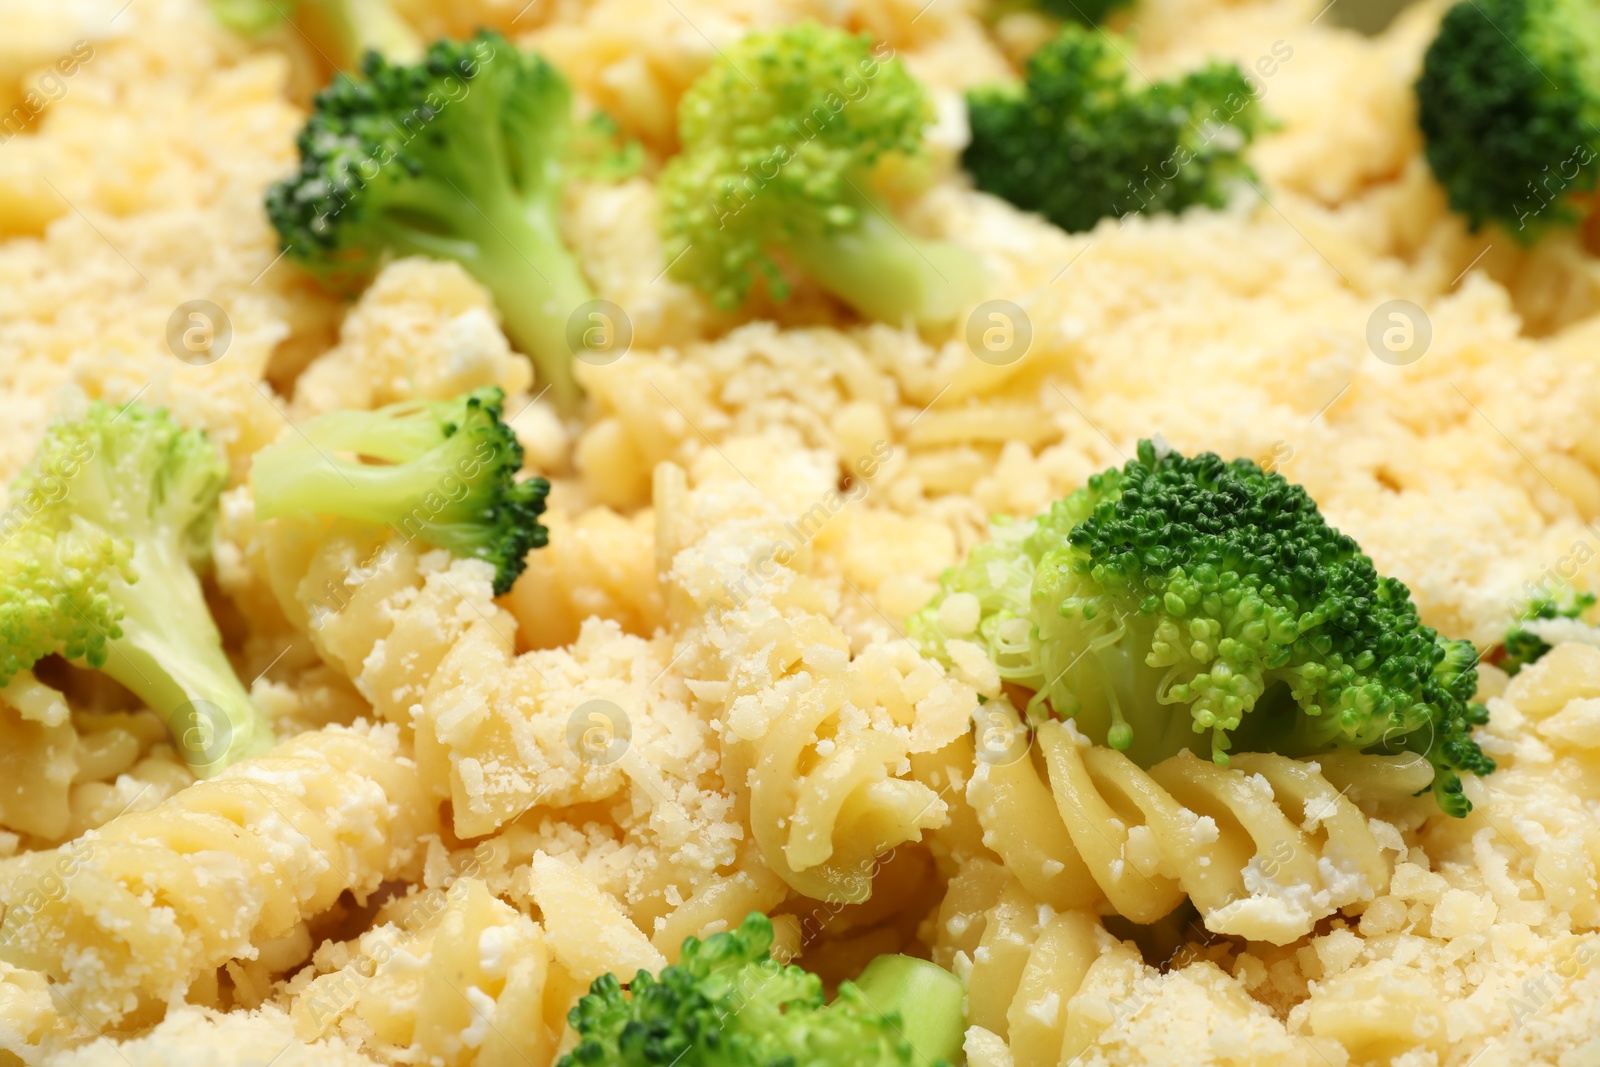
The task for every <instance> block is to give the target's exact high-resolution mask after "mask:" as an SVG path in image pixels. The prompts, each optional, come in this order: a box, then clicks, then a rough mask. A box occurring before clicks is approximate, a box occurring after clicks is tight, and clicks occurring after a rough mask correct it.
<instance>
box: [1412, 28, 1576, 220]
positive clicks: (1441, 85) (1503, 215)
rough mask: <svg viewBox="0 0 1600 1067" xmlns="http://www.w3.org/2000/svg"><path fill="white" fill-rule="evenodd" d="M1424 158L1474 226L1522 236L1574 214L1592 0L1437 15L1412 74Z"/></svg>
mask: <svg viewBox="0 0 1600 1067" xmlns="http://www.w3.org/2000/svg"><path fill="white" fill-rule="evenodd" d="M1416 93H1417V121H1418V124H1419V126H1420V127H1421V129H1422V135H1423V138H1424V140H1425V141H1426V154H1427V157H1428V164H1429V166H1431V167H1432V168H1433V173H1434V176H1435V177H1437V178H1438V179H1439V183H1440V184H1441V185H1443V186H1444V189H1445V192H1446V194H1447V195H1448V196H1449V198H1450V206H1451V207H1452V208H1454V209H1455V210H1456V211H1458V212H1460V213H1461V214H1463V215H1465V216H1466V217H1467V221H1468V223H1470V224H1471V226H1472V228H1473V229H1474V230H1476V229H1478V228H1479V227H1481V226H1483V225H1484V224H1485V223H1487V222H1497V223H1499V224H1500V225H1501V226H1503V227H1504V228H1505V229H1506V230H1507V231H1508V232H1509V233H1510V234H1512V235H1513V236H1514V237H1515V238H1516V239H1518V240H1520V241H1523V242H1524V243H1529V242H1532V241H1533V240H1535V239H1536V238H1537V237H1538V236H1540V235H1541V234H1542V233H1544V232H1546V231H1548V230H1550V229H1552V228H1558V227H1563V226H1566V227H1570V226H1573V225H1575V224H1576V223H1577V222H1579V221H1580V220H1581V218H1582V212H1581V211H1580V210H1579V208H1578V207H1577V206H1576V204H1575V202H1574V194H1582V193H1589V192H1593V190H1594V188H1595V183H1596V180H1597V178H1600V166H1597V165H1596V162H1595V160H1596V141H1597V140H1600V125H1597V124H1600V8H1597V7H1596V6H1595V4H1594V3H1593V2H1592V0H1467V2H1463V3H1459V4H1457V5H1456V6H1455V7H1452V8H1451V9H1450V10H1449V11H1448V12H1446V13H1445V16H1444V20H1443V21H1442V22H1441V24H1440V26H1439V33H1438V36H1437V37H1435V38H1434V40H1433V43H1432V44H1431V45H1429V47H1428V51H1427V54H1426V55H1425V56H1424V58H1423V61H1422V75H1421V77H1420V78H1419V79H1418V80H1417V87H1416Z"/></svg>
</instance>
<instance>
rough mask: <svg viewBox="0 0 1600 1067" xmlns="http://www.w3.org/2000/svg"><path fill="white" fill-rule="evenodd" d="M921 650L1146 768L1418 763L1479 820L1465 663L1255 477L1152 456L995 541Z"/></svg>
mask: <svg viewBox="0 0 1600 1067" xmlns="http://www.w3.org/2000/svg"><path fill="white" fill-rule="evenodd" d="M974 601H975V603H974ZM974 624H975V625H974ZM910 632H911V635H912V636H913V637H915V638H917V639H919V640H920V641H921V642H922V644H923V645H924V647H925V648H927V649H928V651H929V652H931V653H933V654H935V655H941V656H943V655H946V651H945V650H946V644H947V642H948V641H950V640H952V639H955V638H961V639H963V640H968V641H975V642H977V643H978V644H980V645H982V646H984V647H985V648H986V649H987V650H988V652H989V655H990V657H991V658H992V659H993V660H994V662H995V664H996V665H997V666H998V668H999V670H1000V674H1001V676H1002V677H1003V678H1005V679H1006V680H1008V681H1010V682H1012V683H1014V684H1016V685H1018V686H1021V687H1024V688H1026V689H1030V690H1033V697H1032V700H1031V703H1030V704H1029V711H1030V713H1031V714H1032V715H1033V716H1034V717H1038V716H1041V715H1045V714H1053V715H1056V716H1059V717H1062V718H1071V719H1073V720H1075V721H1076V724H1077V726H1078V728H1079V729H1081V730H1082V731H1083V732H1084V733H1085V734H1087V735H1088V736H1089V737H1090V738H1091V739H1092V740H1094V741H1095V742H1097V743H1100V744H1107V745H1110V746H1111V747H1113V748H1116V749H1120V750H1122V751H1124V752H1126V753H1127V754H1128V756H1129V757H1130V758H1132V759H1133V760H1134V761H1135V762H1136V763H1138V764H1140V765H1141V766H1145V767H1149V766H1152V765H1154V764H1155V763H1158V762H1160V761H1161V760H1162V759H1165V758H1166V757H1168V756H1171V755H1174V754H1175V753H1177V752H1178V751H1180V750H1182V749H1185V748H1187V749H1190V750H1192V751H1194V752H1195V753H1196V754H1199V755H1202V756H1204V757H1206V758H1209V759H1213V760H1215V761H1216V762H1218V763H1221V764H1226V763H1227V761H1228V752H1229V750H1230V749H1235V748H1237V749H1240V750H1243V751H1266V752H1279V753H1282V754H1285V755H1290V756H1305V755H1313V754H1316V753H1319V752H1326V751H1329V750H1331V749H1335V748H1353V749H1358V750H1371V751H1385V752H1399V751H1412V752H1418V753H1420V754H1422V755H1424V756H1426V757H1427V758H1428V759H1429V760H1430V761H1431V762H1432V763H1433V766H1434V780H1433V792H1434V795H1435V797H1436V798H1437V799H1438V802H1439V805H1440V807H1441V808H1442V809H1443V810H1445V811H1446V812H1448V813H1450V814H1452V815H1464V814H1465V813H1466V812H1467V811H1468V810H1470V808H1471V805H1470V803H1469V802H1468V801H1467V799H1466V797H1465V796H1463V795H1462V785H1461V775H1462V774H1463V773H1471V774H1480V775H1482V774H1488V773H1489V772H1490V771H1492V770H1493V769H1494V762H1493V761H1492V760H1490V759H1489V758H1488V757H1487V756H1485V755H1484V754H1483V752H1482V750H1480V749H1479V748H1478V746H1477V744H1476V743H1475V742H1474V741H1473V740H1472V737H1471V732H1472V727H1473V726H1475V725H1480V724H1482V723H1483V722H1485V721H1487V715H1486V713H1485V711H1484V709H1483V708H1482V707H1480V706H1478V705H1475V704H1473V703H1472V702H1471V701H1472V699H1473V696H1474V695H1475V691H1476V688H1477V656H1476V654H1475V651H1474V649H1473V647H1472V645H1471V644H1470V643H1469V642H1466V641H1450V640H1446V639H1444V638H1441V637H1440V636H1439V635H1438V634H1437V633H1436V632H1435V631H1434V630H1432V629H1430V628H1429V627H1427V626H1424V625H1423V624H1422V622H1421V620H1420V619H1419V618H1418V616H1417V609H1416V605H1415V604H1413V603H1412V601H1411V595H1410V592H1409V590H1407V589H1406V587H1405V585H1404V584H1402V583H1401V582H1400V581H1398V580H1396V579H1394V578H1385V577H1383V576H1381V575H1379V574H1378V572H1377V570H1376V568H1374V566H1373V564H1372V561H1371V560H1370V559H1369V558H1367V556H1366V555H1364V554H1363V553H1362V552H1361V550H1360V548H1359V546H1357V545H1356V543H1355V541H1353V540H1352V539H1351V538H1349V537H1347V536H1346V535H1344V534H1341V533H1340V532H1339V531H1338V530H1335V529H1334V528H1333V527H1331V526H1329V525H1328V524H1327V522H1326V521H1325V520H1324V519H1323V517H1322V514H1321V512H1320V511H1318V509H1317V505H1316V503H1315V502H1314V501H1312V499H1311V498H1310V496H1308V495H1307V493H1306V491H1305V490H1304V489H1303V488H1301V487H1300V486H1298V485H1293V484H1291V483H1290V482H1288V481H1286V480H1285V479H1284V478H1283V477H1282V476H1281V475H1279V474H1276V473H1269V472H1267V471H1264V470H1262V469H1261V468H1260V467H1259V466H1257V465H1256V464H1255V463H1252V462H1250V461H1248V460H1235V461H1233V462H1232V463H1225V462H1223V461H1222V460H1221V459H1219V458H1218V457H1217V456H1215V455H1212V454H1210V453H1205V454H1202V455H1198V456H1194V457H1192V458H1190V457H1184V456H1181V455H1178V454H1177V453H1175V452H1172V451H1170V450H1167V449H1165V448H1164V447H1163V448H1158V447H1157V446H1156V445H1155V444H1153V443H1152V442H1149V441H1145V442H1141V443H1140V445H1139V454H1138V458H1136V459H1134V460H1131V461H1129V462H1128V464H1127V465H1126V466H1124V467H1122V468H1121V469H1116V468H1113V469H1111V470H1108V471H1105V472H1104V473H1102V474H1097V475H1094V476H1093V477H1091V478H1090V479H1089V484H1088V485H1087V486H1085V487H1084V488H1082V489H1080V490H1078V491H1077V492H1075V493H1072V494H1071V495H1070V496H1068V497H1066V498H1065V499H1063V500H1059V501H1057V502H1056V503H1055V504H1054V505H1052V506H1051V508H1050V510H1049V511H1047V512H1046V513H1045V514H1043V515H1040V516H1039V517H1038V518H1036V519H1034V520H1033V521H1031V522H1028V523H1024V524H1018V525H1015V526H1010V527H1007V526H1001V527H998V528H997V529H996V532H995V537H994V538H993V539H992V540H991V541H990V542H988V543H987V544H986V545H982V546H979V548H977V549H975V550H974V551H973V553H972V555H971V557H970V558H969V559H968V560H967V562H966V563H965V564H963V565H962V566H959V567H957V568H954V569H953V570H951V571H950V572H949V573H947V574H946V575H945V577H944V579H943V581H942V588H941V592H940V593H939V595H938V596H937V597H936V598H935V600H934V601H933V603H931V604H930V605H929V606H928V607H927V608H925V609H923V610H922V611H921V612H920V613H918V614H917V615H916V616H914V617H913V618H912V619H911V621H910Z"/></svg>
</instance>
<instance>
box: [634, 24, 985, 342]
mask: <svg viewBox="0 0 1600 1067" xmlns="http://www.w3.org/2000/svg"><path fill="white" fill-rule="evenodd" d="M932 121H933V110H932V106H931V105H930V104H929V102H928V98H927V95H926V94H925V93H924V92H923V90H922V87H921V86H920V85H918V84H917V82H916V81H914V80H913V79H912V77H911V76H910V75H909V74H908V73H906V71H905V68H903V67H902V66H901V65H900V63H899V62H898V61H896V60H894V59H892V58H883V57H882V56H881V55H880V54H879V53H878V52H876V51H874V49H873V46H872V42H871V39H870V38H869V37H867V36H864V35H863V36H859V37H858V36H854V35H852V34H849V33H846V32H844V31H843V30H837V29H826V28H823V27H821V26H817V25H815V24H811V23H805V24H801V25H797V26H788V27H785V28H782V29H776V30H769V31H763V32H759V33H753V34H750V35H749V36H747V37H745V38H744V39H743V40H741V41H740V42H739V43H738V44H736V45H735V46H734V47H733V48H731V49H729V51H728V56H727V62H726V63H718V64H716V65H714V66H713V67H712V68H711V69H710V70H709V71H707V72H706V73H705V74H704V75H702V76H701V78H700V79H699V80H698V81H696V82H695V83H694V85H693V86H692V87H691V88H690V89H689V91H688V92H687V93H685V94H684V97H683V100H682V103H681V104H680V105H679V111H678V126H679V139H680V140H681V142H682V144H683V151H682V152H681V153H680V154H679V155H677V156H675V157H674V158H673V159H672V160H671V161H670V162H669V163H668V164H667V166H666V168H665V170H664V171H663V172H662V175H661V199H662V205H663V218H662V226H663V230H664V233H665V237H666V255H667V262H668V263H669V264H670V265H671V266H670V270H671V273H672V275H673V276H674V277H675V278H678V279H679V280H681V281H684V282H686V283H688V284H690V285H694V286H696V287H698V288H700V289H702V290H704V291H705V292H707V293H709V294H711V296H712V298H713V300H714V301H715V302H716V303H717V304H718V306H720V307H723V308H726V309H730V310H731V309H734V308H737V307H739V306H740V305H741V304H743V303H744V301H745V297H746V296H747V295H748V294H749V291H750V288H751V286H752V284H753V283H754V282H755V281H756V279H758V278H761V279H764V280H765V281H766V285H767V289H768V291H769V292H770V293H771V294H772V295H773V297H774V298H775V299H779V300H781V299H784V298H786V297H787V295H788V293H789V283H788V281H787V280H786V279H785V277H784V274H783V271H782V270H781V269H780V267H779V265H778V261H777V259H776V258H775V253H778V252H780V251H781V254H782V255H783V256H784V257H785V258H786V259H787V260H788V261H789V262H790V263H791V264H793V265H795V266H798V267H799V268H800V269H801V270H803V271H804V272H805V273H806V274H807V275H809V276H810V277H811V278H812V279H813V280H814V281H816V282H817V284H819V285H820V286H822V287H823V288H824V289H826V290H827V291H828V292H830V293H832V294H833V295H834V296H837V297H838V298H839V299H840V300H843V301H844V302H845V303H847V304H849V305H850V306H852V307H854V308H855V309H856V310H857V311H859V312H861V314H863V315H865V316H866V317H868V318H871V319H877V320H879V321H882V322H890V323H895V324H899V323H901V322H904V321H905V320H907V319H910V320H912V321H914V322H916V323H919V324H929V325H932V324H938V323H944V322H949V321H951V320H952V319H954V318H955V317H956V316H957V315H958V314H959V312H960V311H961V310H962V307H963V304H964V301H965V300H966V299H967V297H968V295H969V294H970V293H971V291H972V290H973V288H974V286H975V281H976V277H975V268H974V267H973V266H972V262H971V256H970V255H969V254H966V253H963V252H961V251H959V250H958V249H956V248H954V247H952V246H950V245H948V244H944V243H942V242H936V241H923V240H918V239H916V238H913V237H911V236H910V235H908V234H907V233H906V232H905V231H904V230H903V229H902V228H901V227H900V225H899V224H898V223H897V222H896V221H895V219H894V217H893V213H892V212H891V211H890V209H889V208H888V207H887V206H886V205H885V204H884V203H883V201H882V200H881V199H880V198H879V197H878V195H877V194H876V193H875V192H874V189H873V171H874V168H875V167H876V166H877V165H878V164H879V163H881V162H882V161H884V160H886V159H889V158H891V157H899V158H901V159H902V160H904V159H916V158H918V157H919V156H920V155H921V153H922V150H923V140H922V138H923V129H924V127H926V126H927V125H928V124H929V123H930V122H932Z"/></svg>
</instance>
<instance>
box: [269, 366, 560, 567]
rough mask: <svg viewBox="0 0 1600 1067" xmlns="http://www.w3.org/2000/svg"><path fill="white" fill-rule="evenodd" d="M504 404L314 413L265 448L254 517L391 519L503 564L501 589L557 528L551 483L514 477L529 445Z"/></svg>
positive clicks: (495, 400)
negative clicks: (545, 520) (546, 522)
mask: <svg viewBox="0 0 1600 1067" xmlns="http://www.w3.org/2000/svg"><path fill="white" fill-rule="evenodd" d="M504 403H505V394H504V393H502V392H501V391H500V389H499V388H498V387H495V386H489V387H486V388H483V389H475V390H473V391H472V392H470V393H466V394H463V395H462V396H459V397H456V398H455V399H453V400H439V401H427V400H416V401H406V402H403V403H399V404H391V405H389V406H388V407H384V408H379V409H378V410H376V411H331V412H328V413H326V414H323V415H318V416H316V417H315V418H312V419H308V420H307V421H306V422H304V423H302V424H301V425H300V426H298V427H296V432H295V433H292V434H289V435H287V436H285V437H284V438H282V439H281V440H279V441H276V442H274V443H273V444H271V445H268V446H267V447H266V448H263V449H262V450H261V451H260V452H257V453H256V455H255V460H254V465H253V466H252V467H251V470H250V484H251V487H252V489H253V490H254V491H255V498H256V514H257V516H259V517H260V518H263V519H271V518H276V517H278V516H280V515H289V514H294V513H297V512H314V513H318V514H323V515H335V516H339V517H341V518H346V519H356V520H358V521H361V522H370V523H377V524H380V525H385V526H390V527H392V528H393V529H394V530H396V531H397V532H398V533H399V534H400V535H401V536H402V537H404V538H406V539H407V540H412V539H416V540H419V541H422V542H424V543H426V544H430V545H434V546H435V547H438V548H443V549H447V550H449V551H450V552H452V553H454V554H456V555H458V556H467V557H471V558H474V559H481V560H485V561H487V562H489V563H491V564H493V566H494V569H495V577H494V592H495V595H496V596H499V595H500V594H502V593H504V592H506V591H508V590H509V589H510V588H511V585H512V583H513V582H515V581H516V580H517V576H518V575H519V574H521V573H522V569H523V567H524V566H525V565H526V560H527V555H528V551H529V550H530V549H533V548H539V547H542V546H543V545H544V544H545V542H546V538H547V537H548V536H549V531H548V530H546V529H545V527H544V526H542V525H540V523H539V516H540V515H542V514H543V513H544V505H545V496H546V494H548V493H549V492H550V483H549V482H547V481H545V480H544V479H543V478H529V479H527V480H526V481H521V482H519V481H517V480H516V474H517V472H518V471H520V470H521V469H522V445H521V444H520V443H519V442H518V441H517V435H516V434H515V433H514V432H513V431H512V429H511V427H510V426H508V425H506V423H505V422H503V421H502V419H501V415H502V413H503V408H504ZM374 461H375V462H374Z"/></svg>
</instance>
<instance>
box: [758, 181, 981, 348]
mask: <svg viewBox="0 0 1600 1067" xmlns="http://www.w3.org/2000/svg"><path fill="white" fill-rule="evenodd" d="M841 203H842V204H843V205H844V206H846V207H849V208H851V209H852V210H853V211H854V212H855V215H856V218H857V219H858V222H857V224H856V225H855V226H854V227H852V228H850V229H848V230H844V231H842V232H839V233H836V234H831V235H828V236H820V237H816V236H802V237H797V238H796V239H794V240H793V241H792V242H790V243H789V245H788V248H789V252H790V254H791V256H792V257H793V258H794V260H795V262H796V263H797V264H798V265H799V266H800V267H801V268H802V269H803V270H804V271H805V272H806V273H807V274H808V275H810V276H811V277H812V278H813V279H815V280H816V282H817V283H818V284H819V285H821V286H822V287H823V288H824V289H826V290H827V291H828V292H830V293H832V294H833V295H834V296H837V297H838V298H839V299H840V300H843V301H844V302H845V303H847V304H849V305H850V306H851V307H853V308H855V309H856V310H857V311H859V312H861V314H862V315H864V316H866V317H867V318H869V319H874V320H876V321H878V322H887V323H892V324H898V323H902V322H904V321H905V320H906V319H908V318H909V319H911V320H912V321H913V322H915V323H916V324H917V325H919V326H937V325H941V324H943V323H947V322H950V321H952V320H953V319H955V317H956V316H957V315H959V314H960V313H961V309H962V305H963V301H964V300H965V298H966V296H967V294H970V293H972V292H973V291H974V290H975V288H976V286H977V285H978V273H977V266H976V264H975V263H974V262H973V260H972V256H971V255H970V254H969V253H966V252H963V251H961V250H960V249H959V248H956V247H955V246H954V245H950V244H946V243H944V242H942V241H919V240H916V239H914V238H912V237H910V236H908V235H907V234H906V233H904V232H903V231H902V230H900V228H899V227H898V226H896V225H895V224H894V223H893V222H891V221H890V215H889V213H888V211H886V210H885V209H884V207H883V206H882V205H881V204H879V203H878V202H877V200H876V198H874V197H872V196H869V195H868V194H866V193H864V192H862V191H861V187H860V186H859V185H858V184H856V183H855V182H850V183H848V187H847V189H846V192H845V195H844V196H843V197H842V198H841Z"/></svg>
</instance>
